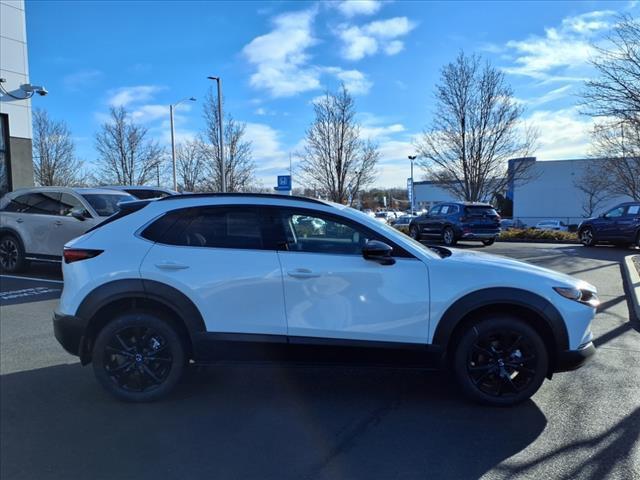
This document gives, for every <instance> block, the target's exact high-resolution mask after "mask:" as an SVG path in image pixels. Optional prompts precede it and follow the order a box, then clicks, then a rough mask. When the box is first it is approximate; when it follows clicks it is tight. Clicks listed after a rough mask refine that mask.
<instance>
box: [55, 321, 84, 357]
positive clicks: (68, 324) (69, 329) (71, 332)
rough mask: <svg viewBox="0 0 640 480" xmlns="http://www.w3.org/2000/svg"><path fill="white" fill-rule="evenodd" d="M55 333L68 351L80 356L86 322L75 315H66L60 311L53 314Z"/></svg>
mask: <svg viewBox="0 0 640 480" xmlns="http://www.w3.org/2000/svg"><path fill="white" fill-rule="evenodd" d="M53 334H54V335H55V337H56V340H58V343H60V345H62V348H64V349H65V350H66V351H67V352H69V353H70V354H71V355H76V356H80V355H79V352H80V345H81V343H82V341H83V335H84V324H83V322H82V321H81V320H80V319H79V318H78V317H74V316H73V315H64V314H61V313H58V312H54V314H53Z"/></svg>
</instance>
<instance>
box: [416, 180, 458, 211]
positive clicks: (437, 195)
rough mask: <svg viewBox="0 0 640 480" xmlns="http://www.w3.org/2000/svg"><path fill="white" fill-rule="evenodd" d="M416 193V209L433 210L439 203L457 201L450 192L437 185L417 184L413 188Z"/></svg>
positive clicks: (429, 183)
mask: <svg viewBox="0 0 640 480" xmlns="http://www.w3.org/2000/svg"><path fill="white" fill-rule="evenodd" d="M413 189H414V193H415V197H416V199H415V204H416V209H417V210H421V209H423V208H427V209H428V208H431V206H433V205H434V204H436V203H439V202H455V201H457V200H458V199H456V198H455V197H454V196H453V195H451V193H450V192H448V191H447V190H445V189H443V188H441V187H439V186H438V184H436V183H431V182H416V183H415V184H414V186H413Z"/></svg>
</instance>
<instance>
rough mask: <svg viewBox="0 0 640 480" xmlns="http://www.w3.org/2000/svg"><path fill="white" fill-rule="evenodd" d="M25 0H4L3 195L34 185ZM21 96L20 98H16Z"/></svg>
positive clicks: (0, 4) (0, 75)
mask: <svg viewBox="0 0 640 480" xmlns="http://www.w3.org/2000/svg"><path fill="white" fill-rule="evenodd" d="M24 8H25V7H24V0H0V79H3V80H2V83H0V196H2V195H4V194H5V193H6V192H7V191H9V190H14V189H16V188H19V187H25V186H30V185H33V162H32V156H31V155H32V154H31V139H32V129H31V100H30V99H29V98H26V97H29V96H30V94H31V95H32V94H33V92H28V91H25V90H23V89H21V88H20V86H21V85H28V84H29V62H28V57H27V31H26V23H25V10H24ZM14 97H17V98H14Z"/></svg>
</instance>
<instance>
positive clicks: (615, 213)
mask: <svg viewBox="0 0 640 480" xmlns="http://www.w3.org/2000/svg"><path fill="white" fill-rule="evenodd" d="M625 208H626V207H616V208H614V209H613V210H609V211H608V212H607V214H606V215H605V218H618V217H621V216H622V215H624V210H625Z"/></svg>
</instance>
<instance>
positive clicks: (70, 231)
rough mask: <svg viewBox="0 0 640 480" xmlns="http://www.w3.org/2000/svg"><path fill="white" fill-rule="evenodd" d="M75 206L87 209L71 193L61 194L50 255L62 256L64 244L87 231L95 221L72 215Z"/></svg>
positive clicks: (50, 240)
mask: <svg viewBox="0 0 640 480" xmlns="http://www.w3.org/2000/svg"><path fill="white" fill-rule="evenodd" d="M74 208H78V209H85V207H84V205H82V203H81V202H80V200H78V199H77V198H76V197H74V196H73V195H71V194H70V193H63V194H62V195H61V196H60V201H59V209H58V214H59V215H58V216H56V217H55V218H52V220H51V228H50V230H49V238H48V241H47V249H48V251H49V252H51V253H50V255H55V256H62V251H63V249H64V244H65V243H67V242H69V241H71V240H73V239H74V238H76V237H79V236H80V235H82V234H83V233H84V232H86V231H87V230H88V229H89V228H90V227H92V226H93V223H92V222H90V221H88V220H84V221H83V220H78V219H77V218H74V217H73V216H71V211H72V210H73V209H74Z"/></svg>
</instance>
